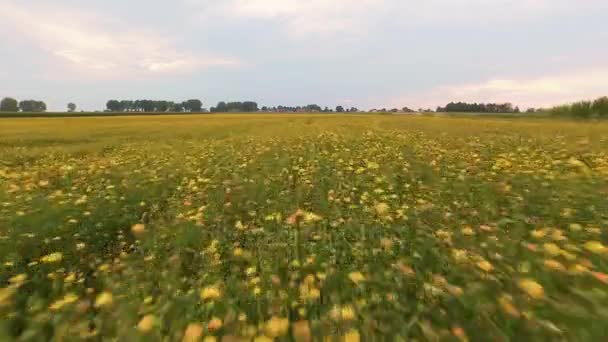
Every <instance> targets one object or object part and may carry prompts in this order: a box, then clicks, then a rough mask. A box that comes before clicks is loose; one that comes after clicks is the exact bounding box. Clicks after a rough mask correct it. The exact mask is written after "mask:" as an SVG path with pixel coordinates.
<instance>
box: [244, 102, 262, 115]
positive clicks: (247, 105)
mask: <svg viewBox="0 0 608 342" xmlns="http://www.w3.org/2000/svg"><path fill="white" fill-rule="evenodd" d="M242 109H243V112H246V113H254V112H257V111H258V104H257V102H253V101H245V102H243V107H242Z"/></svg>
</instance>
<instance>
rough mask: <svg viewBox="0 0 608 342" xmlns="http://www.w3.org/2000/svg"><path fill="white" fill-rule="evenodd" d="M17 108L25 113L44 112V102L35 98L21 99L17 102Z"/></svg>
mask: <svg viewBox="0 0 608 342" xmlns="http://www.w3.org/2000/svg"><path fill="white" fill-rule="evenodd" d="M19 109H21V111H22V112H25V113H31V112H44V111H46V103H44V102H42V101H36V100H23V101H21V102H19Z"/></svg>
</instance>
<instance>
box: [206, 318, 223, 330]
mask: <svg viewBox="0 0 608 342" xmlns="http://www.w3.org/2000/svg"><path fill="white" fill-rule="evenodd" d="M223 325H224V323H223V322H222V320H221V319H219V318H217V317H213V318H212V319H211V320H210V321H209V323H207V329H208V330H209V331H210V332H215V331H218V330H220V329H221V328H222V326H223Z"/></svg>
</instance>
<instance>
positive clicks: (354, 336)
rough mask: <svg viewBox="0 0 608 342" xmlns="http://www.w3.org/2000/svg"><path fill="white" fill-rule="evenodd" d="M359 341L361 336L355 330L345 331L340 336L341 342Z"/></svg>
mask: <svg viewBox="0 0 608 342" xmlns="http://www.w3.org/2000/svg"><path fill="white" fill-rule="evenodd" d="M360 340H361V336H360V335H359V332H358V331H357V330H355V329H351V330H349V331H347V332H346V333H344V335H343V336H342V341H343V342H359V341H360Z"/></svg>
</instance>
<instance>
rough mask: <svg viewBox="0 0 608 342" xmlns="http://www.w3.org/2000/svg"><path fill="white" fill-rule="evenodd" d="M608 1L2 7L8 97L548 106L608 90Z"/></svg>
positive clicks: (0, 69) (58, 104)
mask: <svg viewBox="0 0 608 342" xmlns="http://www.w3.org/2000/svg"><path fill="white" fill-rule="evenodd" d="M607 23H608V1H606V0H415V1H414V0H173V1H161V0H128V1H125V0H87V1H82V0H49V1H40V0H0V42H1V43H0V97H1V96H13V97H17V98H19V99H26V98H34V99H42V100H45V101H46V102H47V104H48V105H49V107H50V109H51V110H64V108H65V106H66V104H67V103H68V102H70V101H73V102H75V103H76V104H78V105H79V107H80V108H81V109H85V110H95V109H103V107H104V105H105V102H106V100H108V99H110V98H116V99H135V98H151V99H168V100H183V99H187V98H200V99H202V100H203V102H204V103H205V106H207V107H208V106H211V105H215V103H217V101H219V100H255V101H257V102H258V103H260V105H278V104H284V105H304V104H309V103H318V104H320V105H322V106H332V107H333V106H335V105H338V104H342V105H345V106H357V107H359V108H366V109H368V108H372V107H395V106H398V107H402V106H409V107H412V108H418V107H433V108H434V107H436V106H437V105H444V104H445V103H447V102H449V101H457V100H463V101H477V102H494V101H496V102H507V101H509V102H513V103H516V104H519V105H520V106H521V107H524V108H525V107H528V106H547V105H552V104H557V103H562V102H569V101H574V100H579V99H586V98H594V97H598V96H600V95H608V24H607Z"/></svg>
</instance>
